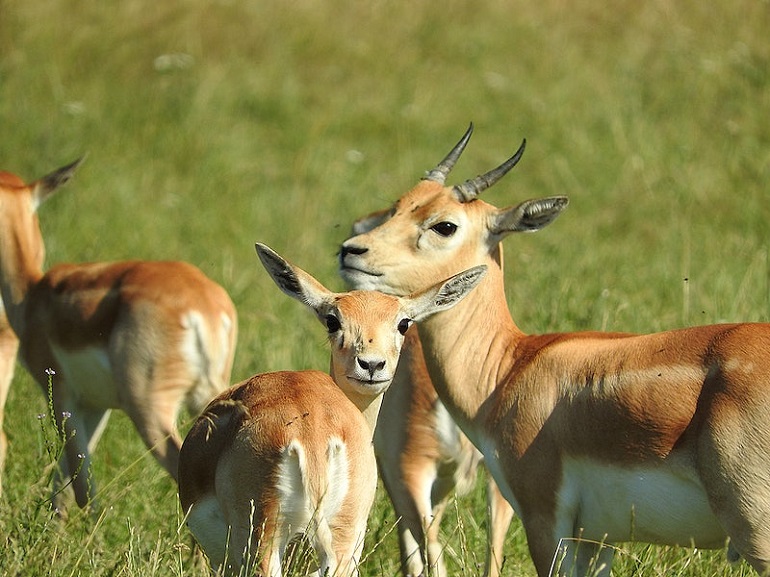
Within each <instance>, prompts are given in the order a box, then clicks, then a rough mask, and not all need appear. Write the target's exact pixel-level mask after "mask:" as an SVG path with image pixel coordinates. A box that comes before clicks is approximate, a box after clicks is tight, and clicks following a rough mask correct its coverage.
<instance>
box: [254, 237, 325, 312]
mask: <svg viewBox="0 0 770 577" xmlns="http://www.w3.org/2000/svg"><path fill="white" fill-rule="evenodd" d="M255 246H256V249H257V256H259V260H261V261H262V264H263V266H264V267H265V270H267V273H268V274H269V275H270V277H271V278H272V279H273V281H274V282H275V284H277V285H278V288H280V289H281V290H282V291H283V292H284V293H285V294H287V295H289V296H290V297H292V298H294V299H297V300H298V301H300V302H301V303H303V304H305V305H307V306H309V307H310V308H312V309H313V310H315V311H316V312H318V310H319V308H320V307H321V306H322V305H324V304H325V303H327V302H329V300H330V299H331V298H333V296H334V293H332V292H331V291H330V290H329V289H327V288H326V287H325V286H323V285H322V284H321V283H320V282H318V281H317V280H316V279H315V278H313V276H312V275H310V274H308V273H306V272H305V271H304V270H302V269H301V268H299V267H298V266H295V265H293V264H291V263H290V262H289V261H287V260H286V259H284V258H283V257H282V256H281V255H279V254H278V253H277V252H275V251H274V250H273V249H271V248H270V247H269V246H267V245H265V244H262V243H257V244H256V245H255Z"/></svg>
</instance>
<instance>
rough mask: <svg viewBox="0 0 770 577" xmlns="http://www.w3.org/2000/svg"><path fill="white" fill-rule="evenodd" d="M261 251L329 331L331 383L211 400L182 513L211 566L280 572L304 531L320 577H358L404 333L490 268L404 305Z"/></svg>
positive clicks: (308, 376) (235, 391) (315, 376)
mask: <svg viewBox="0 0 770 577" xmlns="http://www.w3.org/2000/svg"><path fill="white" fill-rule="evenodd" d="M257 252H258V254H259V257H260V260H261V261H262V263H263V264H264V266H265V268H266V269H267V271H268V273H269V274H270V276H271V277H272V278H273V280H274V281H275V282H276V284H277V285H278V286H279V287H280V288H281V290H283V292H285V293H286V294H287V295H289V296H291V297H293V298H295V299H297V300H299V301H300V302H302V303H304V304H306V305H307V306H308V307H310V308H311V309H313V310H314V311H315V313H316V315H317V317H318V319H319V320H320V321H321V323H322V324H323V325H324V326H325V327H326V330H327V331H328V334H329V343H330V345H331V349H332V352H331V371H330V372H331V376H329V375H328V374H326V373H323V372H320V371H298V372H288V371H284V372H274V373H264V374H259V375H256V376H253V377H251V378H250V379H248V380H246V381H244V382H242V383H240V384H238V385H236V386H234V387H233V388H231V389H229V390H227V391H225V392H223V393H222V394H220V395H219V396H218V397H217V398H216V399H215V400H214V401H212V402H211V404H210V405H209V406H208V408H207V409H206V411H205V412H204V413H203V415H201V417H200V418H199V419H198V420H197V422H196V423H195V424H194V425H193V427H192V429H191V430H190V432H189V433H188V435H187V438H186V439H185V442H184V444H183V446H182V454H181V458H180V467H179V479H180V485H179V499H180V501H181V505H182V509H183V511H184V512H185V513H186V514H187V515H188V517H187V523H188V526H189V527H190V530H191V531H192V533H193V535H195V538H196V539H197V541H198V542H199V543H200V544H201V546H202V547H203V549H204V551H205V552H206V554H207V555H208V557H209V560H210V561H211V564H212V567H213V568H215V569H222V568H223V569H224V570H225V573H227V574H230V573H233V574H249V572H250V571H252V570H253V568H255V567H258V568H259V570H260V571H259V573H260V574H261V575H266V576H267V575H270V576H277V575H280V574H281V558H282V557H283V553H284V550H285V548H286V545H287V543H288V542H289V540H290V539H291V537H292V536H293V535H295V534H296V533H306V534H307V535H308V537H309V538H310V539H311V541H312V543H313V546H314V548H315V550H316V553H317V555H318V558H319V562H320V568H319V571H318V574H319V575H330V576H331V575H357V574H358V562H359V559H360V557H361V552H362V549H363V544H364V534H365V531H366V522H367V517H368V515H369V510H370V508H371V505H372V502H373V500H374V496H375V491H376V487H377V465H376V461H375V457H374V452H373V449H372V434H373V431H374V427H375V424H376V421H377V414H378V412H379V408H380V403H381V401H382V393H383V392H384V391H385V389H387V387H388V386H389V385H390V382H391V380H392V379H393V373H394V371H395V368H396V364H397V363H398V357H399V352H400V348H401V344H402V342H403V338H404V334H405V333H406V332H407V329H408V328H409V326H410V325H411V323H412V322H413V321H420V320H422V319H423V318H426V317H427V316H429V315H431V314H434V313H436V312H438V311H441V310H445V309H447V308H449V307H451V306H453V305H454V304H455V303H457V302H458V301H459V300H460V299H462V298H463V297H464V296H465V295H466V294H467V293H468V292H469V291H470V290H471V289H473V287H474V286H476V284H477V283H478V282H479V280H480V278H481V276H483V274H484V270H485V269H484V267H475V268H474V269H472V270H470V271H466V272H463V273H460V274H459V275H456V276H453V277H452V278H450V279H449V280H447V281H444V282H441V283H438V284H437V285H434V286H433V287H431V288H428V289H427V290H425V291H423V292H420V293H418V294H416V295H414V296H411V297H404V298H398V297H393V296H387V295H384V294H381V293H377V292H362V291H354V292H349V293H333V292H330V291H329V290H327V289H326V288H324V287H323V286H322V285H321V284H320V283H319V282H318V281H316V280H315V279H314V278H313V277H312V276H310V275H309V274H308V273H306V272H304V271H302V270H301V269H299V268H298V267H295V266H293V265H291V264H290V263H288V262H286V261H285V260H283V258H281V257H280V256H279V255H278V254H276V253H275V252H273V251H272V250H271V249H269V248H268V247H266V246H264V245H261V244H258V245H257Z"/></svg>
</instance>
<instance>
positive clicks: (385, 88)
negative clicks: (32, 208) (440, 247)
mask: <svg viewBox="0 0 770 577" xmlns="http://www.w3.org/2000/svg"><path fill="white" fill-rule="evenodd" d="M769 8H770V6H768V2H767V1H766V0H737V2H733V3H730V4H725V3H722V4H719V3H716V4H715V3H702V2H697V1H695V0H684V1H682V2H676V3H674V2H666V1H659V2H643V3H638V2H620V3H615V4H612V5H602V4H599V3H596V2H590V1H588V0H576V1H575V2H571V3H565V2H560V1H557V0H547V1H546V2H539V3H525V2H504V1H502V0H499V1H490V2H460V1H455V0H449V1H448V2H443V3H441V4H435V3H427V2H409V3H407V2H381V1H378V2H371V3H361V4H349V3H343V2H339V1H335V0H332V1H330V2H323V3H322V2H317V3H316V2H310V1H299V2H291V3H288V2H287V3H279V2H245V1H237V0H232V1H230V0H222V1H217V2H204V1H202V0H187V1H185V2H142V1H139V0H128V1H125V2H119V3H114V2H94V1H82V0H81V1H75V0H50V1H47V2H34V1H32V2H21V1H20V0H4V1H0V126H2V127H3V129H4V130H3V136H2V138H0V159H1V160H2V165H0V169H4V170H10V171H12V172H15V173H18V174H20V175H21V176H23V177H24V178H26V179H32V178H34V177H36V176H40V175H42V174H44V173H46V172H48V171H49V170H52V169H53V168H56V167H58V166H61V165H63V164H65V163H67V162H69V161H70V160H72V159H74V158H76V157H78V156H80V155H82V154H85V153H87V154H88V159H87V162H86V163H85V164H84V165H83V166H82V167H81V169H80V171H79V174H78V175H77V176H76V178H75V179H74V180H73V182H72V183H70V184H69V185H68V186H67V188H66V189H65V190H63V191H62V192H61V193H60V194H59V195H58V196H56V197H55V198H54V199H52V200H51V201H50V202H49V203H48V204H47V205H46V206H45V207H44V208H43V209H42V210H41V220H42V225H43V229H44V232H45V237H46V240H47V246H48V262H61V261H86V260H113V259H123V258H134V257H138V258H151V259H183V260H188V261H190V262H193V263H195V264H197V265H199V266H200V267H201V268H202V269H203V270H204V271H205V272H206V273H207V274H209V275H210V276H211V277H212V278H214V279H216V280H217V281H219V282H220V283H221V284H223V285H224V286H225V287H226V288H227V289H228V291H229V292H230V293H231V295H232V297H233V300H234V301H235V303H236V305H237V307H238V310H239V314H240V320H241V332H240V341H239V345H238V352H237V357H236V365H235V370H234V379H235V380H239V379H241V378H244V377H246V376H248V375H250V374H252V373H254V372H257V371H266V370H273V369H279V368H304V367H316V368H323V367H325V366H326V364H327V360H326V356H327V351H326V347H325V344H324V339H323V335H322V333H321V330H320V328H319V327H318V326H316V324H315V321H314V319H312V318H310V315H308V314H307V313H306V311H305V310H304V309H303V308H302V307H300V306H299V305H297V304H296V303H293V302H291V301H290V300H289V299H286V298H285V297H284V296H283V295H281V294H280V292H279V291H278V290H276V289H275V287H274V286H273V285H272V282H271V281H270V280H269V278H268V277H267V275H265V274H264V273H263V272H262V270H261V267H260V266H259V264H258V261H257V259H256V256H255V254H254V248H253V244H254V242H255V241H262V242H266V243H267V244H269V245H270V246H272V247H273V248H275V249H276V250H278V251H279V252H280V253H281V254H283V255H284V256H286V257H287V258H289V259H291V260H293V261H294V262H296V263H297V264H299V265H300V266H302V267H304V268H306V269H308V270H309V271H311V272H312V273H313V274H315V275H316V276H317V277H318V278H319V279H321V280H322V281H324V282H325V283H326V284H327V285H329V286H331V287H340V288H341V286H342V285H341V282H340V281H339V280H338V279H337V276H336V270H335V268H336V267H335V258H334V254H335V251H336V248H337V246H338V244H339V242H340V241H341V240H343V239H344V238H345V236H346V234H347V231H348V229H349V226H350V223H351V221H352V220H353V219H354V218H355V217H357V216H359V215H362V214H364V213H366V212H368V211H370V210H374V209H377V208H381V207H384V206H385V205H387V204H388V203H389V202H390V201H392V200H394V199H395V198H396V197H397V196H398V195H399V194H400V193H402V192H403V191H405V190H406V189H407V188H409V187H411V186H412V185H413V184H414V183H415V182H416V180H417V179H418V178H419V176H421V175H422V173H423V171H424V170H426V169H427V168H430V167H431V166H433V165H434V164H435V163H436V162H437V161H438V160H439V159H440V158H441V157H442V156H443V154H444V153H445V152H446V151H447V150H448V148H449V147H450V146H451V145H452V144H453V143H454V142H455V141H456V139H457V138H458V137H459V136H460V135H461V134H462V132H463V130H464V129H465V127H466V126H467V123H468V122H469V121H471V120H473V121H474V122H475V124H476V134H475V136H474V139H473V141H472V142H471V144H470V146H469V148H468V151H467V152H466V153H465V156H464V158H463V159H462V161H461V163H460V164H459V166H458V167H457V168H456V169H455V172H456V175H455V178H457V179H463V178H467V177H470V176H474V175H475V174H477V173H479V172H482V171H485V170H487V169H489V168H490V167H492V166H494V165H496V164H497V163H499V162H500V161H502V160H503V159H504V158H506V157H507V155H508V154H510V153H511V152H512V151H513V150H515V148H516V147H517V146H518V144H519V142H520V140H521V138H523V137H526V138H527V139H528V148H527V152H526V154H525V156H524V159H523V161H522V162H521V163H520V165H519V167H517V168H516V170H515V171H514V173H513V174H512V175H510V176H509V177H507V178H506V179H505V180H504V181H503V182H502V183H500V184H498V185H497V186H496V187H495V188H494V189H493V190H491V191H489V192H488V193H486V196H487V198H488V200H490V201H491V202H493V203H495V204H498V205H501V206H502V205H508V204H513V203H515V202H517V201H519V200H521V199H523V198H527V197H533V196H546V195H553V194H566V195H568V196H569V197H570V199H571V205H570V208H569V209H568V211H567V212H566V213H565V214H564V216H563V217H561V218H560V219H559V220H558V221H557V223H556V224H555V225H554V226H552V227H549V229H548V230H547V231H543V232H542V233H539V234H537V235H531V236H529V235H527V236H520V237H517V238H516V239H510V240H509V241H507V242H506V251H507V269H506V274H507V282H508V295H509V300H510V304H511V308H512V311H513V313H514V318H515V319H516V320H517V322H518V324H519V325H520V326H521V327H522V329H524V330H525V331H527V332H545V331H554V330H578V329H587V328H592V329H611V330H624V331H654V330H659V329H664V328H671V327H677V326H683V325H690V324H701V323H709V322H716V321H734V320H768V318H770V269H769V268H768V266H769V265H768V240H769V237H770V226H768V220H769V217H770V207H768V202H767V193H768V185H767V183H768V182H769V181H770V122H768V116H767V114H768V110H770V72H769V71H770V44H768V43H767V41H766V37H767V30H768V28H770V9H769ZM169 55H170V56H169ZM308 331H309V333H308ZM305 334H310V335H311V336H310V338H308V337H306V336H305ZM43 412H45V399H44V397H43V395H41V394H40V392H39V391H38V390H36V388H35V386H34V385H33V384H32V381H31V379H30V378H29V376H28V375H27V374H25V372H24V371H23V369H21V368H19V369H18V371H17V376H16V379H15V382H14V386H13V389H12V391H11V397H10V400H9V403H8V409H7V430H8V434H9V436H10V439H11V443H12V444H11V448H10V454H9V459H8V465H7V471H6V478H5V481H6V483H5V493H4V496H3V498H2V500H1V501H0V574H7V575H57V576H58V575H63V576H66V575H77V574H83V575H120V576H129V577H130V576H135V575H184V576H193V575H205V574H206V570H205V566H204V565H203V564H202V562H201V560H200V558H198V557H196V556H194V555H192V553H191V543H192V541H191V538H190V536H189V534H188V533H187V531H186V529H185V528H184V527H183V526H182V520H181V513H180V510H179V507H178V504H177V499H176V492H175V488H174V486H173V484H172V483H171V481H170V480H169V479H168V478H167V477H166V476H165V475H164V474H163V473H162V472H161V470H160V467H159V466H157V465H156V464H155V463H154V462H153V460H152V459H151V458H150V457H149V456H148V455H147V454H146V452H145V450H144V448H143V447H142V445H141V443H140V441H139V439H138V437H137V435H136V434H135V433H134V432H133V430H132V428H131V426H130V424H129V423H128V421H127V419H125V417H123V416H122V415H117V414H116V415H113V421H112V422H111V423H110V427H109V428H108V431H107V432H106V434H105V436H104V438H103V440H102V442H101V444H100V446H99V448H98V450H97V452H96V458H95V468H96V471H95V472H96V475H97V479H98V480H99V481H100V487H101V491H102V494H101V495H102V496H101V501H102V503H103V504H105V505H106V506H105V509H104V511H103V513H102V516H101V517H100V518H99V519H98V521H93V520H90V519H84V518H81V517H80V516H78V515H77V514H74V515H73V517H72V518H71V519H70V520H69V522H68V523H67V524H65V525H62V524H61V523H58V522H57V521H55V520H52V519H51V518H50V516H49V515H48V513H47V512H46V510H45V508H44V507H43V506H41V503H43V502H44V499H45V497H46V495H47V488H46V487H45V486H44V485H45V484H44V482H43V479H44V472H43V468H44V467H45V466H46V465H47V464H48V462H47V459H46V453H45V449H44V446H45V444H44V435H43V433H42V431H41V428H40V423H39V421H38V419H37V418H36V416H37V415H38V414H39V413H43ZM453 511H454V513H453V514H450V515H449V518H448V519H447V520H446V524H445V525H446V528H445V535H446V538H447V541H448V543H449V546H448V547H449V548H448V554H449V557H450V559H449V564H450V567H451V569H452V573H453V574H456V575H477V574H478V573H479V570H478V568H477V564H478V563H481V561H482V550H483V548H482V543H483V522H482V521H481V520H480V519H483V515H482V512H483V494H482V492H481V489H480V488H479V491H478V492H477V493H475V494H474V495H472V496H470V497H469V498H467V499H464V500H462V501H460V502H458V504H457V506H456V507H455V508H454V509H453ZM393 522H394V519H393V515H392V513H391V512H390V509H389V507H388V504H387V502H386V500H385V498H384V497H381V498H380V499H379V500H378V502H377V505H376V508H375V510H374V512H373V514H372V519H371V524H370V527H371V535H370V539H369V542H368V545H367V553H368V556H367V560H366V565H365V574H366V575H379V574H383V575H391V574H393V573H394V572H395V570H396V567H397V545H396V538H395V534H394V533H393V532H392V526H393ZM375 544H376V546H375ZM507 554H508V558H507V562H506V566H505V570H504V573H505V575H534V571H533V569H532V566H531V563H530V561H529V559H528V556H527V551H526V545H525V540H524V536H523V530H522V529H521V526H520V524H519V523H518V522H514V525H513V527H512V528H511V532H510V536H509V545H508V551H507ZM615 574H616V575H623V576H625V575H667V576H668V575H677V576H679V575H681V576H686V575H687V576H699V577H700V576H707V575H731V576H738V575H748V574H750V572H749V571H748V570H747V569H746V567H745V565H738V566H737V567H735V568H728V566H727V564H726V562H725V560H724V553H723V552H721V551H717V552H714V553H711V552H703V551H694V552H693V551H690V550H686V549H670V548H660V547H644V546H632V547H624V548H623V550H622V551H621V552H620V553H619V555H618V561H617V563H616V571H615Z"/></svg>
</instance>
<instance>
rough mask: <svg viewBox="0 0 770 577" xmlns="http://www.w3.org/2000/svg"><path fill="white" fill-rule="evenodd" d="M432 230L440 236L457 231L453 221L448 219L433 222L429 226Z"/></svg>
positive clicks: (449, 234) (450, 234)
mask: <svg viewBox="0 0 770 577" xmlns="http://www.w3.org/2000/svg"><path fill="white" fill-rule="evenodd" d="M430 229H431V230H432V231H434V232H435V233H436V234H440V235H441V236H445V237H448V236H452V235H453V234H454V233H455V232H457V225H456V224H454V223H453V222H448V221H442V222H439V223H437V224H434V225H433V226H432V227H430Z"/></svg>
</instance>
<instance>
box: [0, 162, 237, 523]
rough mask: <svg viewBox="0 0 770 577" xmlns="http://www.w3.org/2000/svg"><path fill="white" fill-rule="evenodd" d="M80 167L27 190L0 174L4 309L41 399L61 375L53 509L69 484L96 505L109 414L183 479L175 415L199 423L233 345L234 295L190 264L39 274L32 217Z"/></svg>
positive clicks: (3, 379) (86, 267)
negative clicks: (94, 463)
mask: <svg viewBox="0 0 770 577" xmlns="http://www.w3.org/2000/svg"><path fill="white" fill-rule="evenodd" d="M78 164H79V161H78V162H74V163H72V164H70V165H68V166H65V167H64V168H61V169H59V170H57V171H55V172H53V173H51V174H49V175H47V176H45V177H43V178H41V179H39V180H36V181H34V182H32V183H31V184H25V183H24V182H23V181H22V180H21V179H20V178H18V177H17V176H14V175H12V174H9V173H6V172H3V173H0V295H2V303H3V306H4V308H5V313H6V315H7V319H8V324H9V325H10V328H11V329H13V333H15V335H16V337H18V341H19V358H20V360H21V363H22V364H23V365H24V367H25V368H26V369H27V370H28V371H29V372H30V374H31V375H32V376H33V378H34V379H35V380H36V381H37V382H38V383H39V384H40V386H41V387H42V388H43V390H44V391H46V392H47V391H48V379H49V374H48V373H49V372H50V371H49V369H50V370H53V372H54V373H55V374H54V375H53V376H52V377H51V378H52V384H51V387H52V395H53V399H52V401H53V407H54V410H55V413H56V414H55V418H56V419H57V422H58V424H59V426H60V427H61V428H62V429H63V433H64V435H65V438H66V439H67V441H66V444H65V447H64V453H63V455H62V461H61V463H60V470H61V475H58V476H57V477H56V478H55V479H54V492H53V495H54V497H53V500H54V506H55V507H57V508H60V507H62V506H63V503H62V499H61V492H60V490H59V488H60V487H61V486H62V484H63V483H64V482H65V478H64V477H66V476H68V475H72V476H73V478H72V485H73V488H74V492H75V498H76V500H77V503H78V505H80V506H81V507H85V506H86V505H88V504H89V503H90V504H91V505H95V502H94V497H95V494H96V489H95V485H94V483H93V481H92V480H91V479H90V475H89V474H88V472H89V470H90V463H91V456H90V455H91V451H92V450H93V449H94V446H95V445H96V443H97V441H98V439H99V436H100V435H101V433H102V431H103V430H104V427H105V425H106V423H107V418H108V416H109V413H110V410H111V409H122V410H123V411H125V412H126V414H127V415H128V416H129V417H130V418H131V420H132V421H133V423H134V426H135V427H136V429H137V431H138V432H139V434H140V436H141V438H142V440H143V441H144V443H145V444H146V445H147V447H148V448H149V449H150V451H151V452H152V454H153V455H154V456H155V458H156V459H157V460H158V461H159V462H160V464H161V465H163V467H164V468H165V469H166V470H167V471H168V472H169V473H170V474H171V475H172V477H173V478H174V479H176V474H177V466H178V460H179V449H180V447H181V444H182V443H181V437H180V435H179V433H178V431H177V428H176V418H177V413H178V411H179V410H180V408H181V406H182V404H184V403H185V402H186V403H187V404H188V406H189V408H190V410H191V411H193V412H195V413H196V414H197V413H198V412H199V411H200V410H201V409H202V408H203V407H205V405H206V403H208V402H209V401H210V400H211V399H212V398H213V397H214V396H215V395H216V394H217V393H219V392H220V391H221V390H223V389H224V388H225V387H226V386H227V385H228V383H229V379H230V371H231V368H232V363H233V355H234V352H235V342H236V333H237V318H236V312H235V308H234V306H233V303H232V302H231V300H230V298H229V296H228V295H227V293H226V292H225V291H224V289H223V288H222V287H220V286H219V285H217V284H215V283H214V282H213V281H211V280H210V279H208V278H207V277H205V276H204V275H203V273H202V272H201V271H200V270H198V269H197V268H195V267H193V266H192V265H189V264H186V263H182V262H147V261H126V262H114V263H90V264H60V265H57V266H54V267H52V268H51V269H50V270H48V271H47V272H45V273H44V272H43V260H44V253H45V247H44V245H43V238H42V234H41V232H40V226H39V222H38V217H37V209H38V207H39V206H40V205H41V204H42V203H43V202H44V201H45V200H46V199H47V198H49V197H50V196H51V194H52V193H53V192H54V191H55V190H56V189H57V188H58V187H59V186H61V185H62V184H64V183H65V182H66V181H67V180H69V179H70V177H71V176H72V174H73V173H74V171H75V169H76V168H77V166H78ZM2 327H3V323H2V322H0V328H2ZM0 338H2V339H3V340H2V341H0V344H2V345H3V347H4V349H3V351H2V354H3V356H2V359H0V366H5V367H6V368H7V367H9V366H10V367H11V368H7V370H6V371H5V374H4V375H0V384H7V382H8V381H9V379H10V373H11V371H12V366H13V362H14V358H13V356H12V355H13V353H14V352H15V344H14V341H13V340H12V339H11V337H10V333H9V332H8V330H7V329H4V330H3V331H2V332H0ZM6 363H8V364H6ZM6 388H7V387H4V388H3V389H0V399H2V400H4V398H5V393H6V392H7V391H6V390H5V389H6ZM76 471H79V473H78V474H75V472H76ZM59 510H60V511H62V512H63V509H59Z"/></svg>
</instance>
